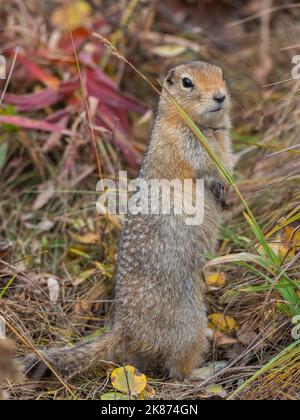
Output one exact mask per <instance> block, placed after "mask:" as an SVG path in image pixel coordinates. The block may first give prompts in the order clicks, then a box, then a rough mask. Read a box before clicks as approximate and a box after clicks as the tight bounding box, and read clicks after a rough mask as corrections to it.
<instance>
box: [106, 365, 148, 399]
mask: <svg viewBox="0 0 300 420" xmlns="http://www.w3.org/2000/svg"><path fill="white" fill-rule="evenodd" d="M111 383H112V385H113V387H114V388H115V389H117V390H118V391H121V392H123V393H124V394H128V395H134V396H136V395H139V394H141V393H142V392H143V391H144V390H145V388H146V386H147V378H146V376H145V375H144V374H142V373H140V372H139V371H138V370H137V369H136V368H135V367H134V366H129V365H127V366H125V367H122V368H117V369H114V370H113V372H112V374H111Z"/></svg>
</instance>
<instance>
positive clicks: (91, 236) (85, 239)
mask: <svg viewBox="0 0 300 420" xmlns="http://www.w3.org/2000/svg"><path fill="white" fill-rule="evenodd" d="M72 237H73V239H74V240H75V241H77V242H80V243H81V244H94V243H95V242H98V241H99V234H98V233H86V234H85V235H72Z"/></svg>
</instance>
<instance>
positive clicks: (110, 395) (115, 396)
mask: <svg viewBox="0 0 300 420" xmlns="http://www.w3.org/2000/svg"><path fill="white" fill-rule="evenodd" d="M100 399H101V400H103V401H108V400H130V398H129V397H128V396H127V395H124V394H121V392H107V393H106V394H103V395H101V397H100Z"/></svg>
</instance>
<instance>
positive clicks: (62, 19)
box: [51, 0, 92, 30]
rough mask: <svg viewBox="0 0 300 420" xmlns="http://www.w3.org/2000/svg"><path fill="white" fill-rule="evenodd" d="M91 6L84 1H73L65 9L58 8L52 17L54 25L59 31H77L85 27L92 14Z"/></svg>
mask: <svg viewBox="0 0 300 420" xmlns="http://www.w3.org/2000/svg"><path fill="white" fill-rule="evenodd" d="M91 10H92V9H91V6H90V5H89V4H88V3H87V2H86V1H83V0H77V1H72V2H71V3H70V4H67V5H66V6H65V7H58V8H57V9H55V10H54V12H53V13H52V16H51V23H52V25H54V26H56V27H57V28H58V29H62V30H65V29H71V30H74V29H77V28H80V27H81V26H84V24H85V22H86V20H87V17H88V16H89V15H90V14H91Z"/></svg>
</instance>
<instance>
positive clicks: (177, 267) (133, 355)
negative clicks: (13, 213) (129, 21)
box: [24, 62, 233, 379]
mask: <svg viewBox="0 0 300 420" xmlns="http://www.w3.org/2000/svg"><path fill="white" fill-rule="evenodd" d="M183 78H189V79H190V80H191V81H192V83H193V87H192V88H191V89H187V88H184V87H183V85H182V80H183ZM164 88H165V89H167V90H168V91H169V93H170V94H171V95H172V96H173V98H175V99H176V100H177V101H178V103H179V104H180V105H181V106H182V107H183V108H184V109H185V111H186V112H187V113H188V114H189V115H190V116H191V118H192V119H193V120H194V121H195V122H196V123H197V124H198V125H199V127H200V128H201V129H202V130H203V132H204V133H205V135H206V137H207V139H208V140H209V142H210V145H211V146H212V148H213V149H214V150H215V152H216V153H217V154H219V156H220V158H221V159H222V160H223V161H224V163H225V165H226V166H227V168H228V169H229V170H232V167H233V157H232V154H231V141H230V137H229V129H230V117H229V111H230V97H229V93H228V91H227V88H226V84H225V82H224V81H223V76H222V71H221V69H219V68H218V67H215V66H212V65H210V64H207V63H203V62H194V63H190V64H187V65H182V66H179V67H177V68H175V69H174V70H172V71H171V72H170V73H169V75H168V76H167V77H166V79H165V81H164ZM215 95H225V96H226V98H225V100H224V101H223V103H222V104H221V105H220V109H219V110H217V111H216V112H214V111H215V110H216V109H217V108H218V107H219V105H218V103H217V102H216V100H215V99H213V96H215ZM140 176H141V177H142V178H143V179H145V180H146V181H150V180H151V179H152V178H155V179H169V180H172V179H175V178H181V179H187V178H191V179H193V180H196V179H197V178H201V179H204V180H205V182H206V184H205V185H206V189H205V216H204V223H203V224H202V225H200V226H187V225H186V224H185V217H186V215H175V214H171V215H136V216H133V215H129V216H128V218H127V221H126V223H125V225H124V228H123V232H122V235H121V240H120V246H119V254H118V263H117V270H116V288H115V289H116V294H115V311H114V319H113V326H112V329H111V331H110V332H109V333H108V334H106V335H104V336H103V337H100V338H98V339H96V340H95V341H93V342H91V343H86V344H79V345H78V346H75V347H74V348H72V349H57V350H56V349H51V350H48V351H45V352H44V356H45V357H46V358H47V360H48V361H49V362H50V363H51V364H52V365H53V366H54V368H56V369H57V370H58V371H60V372H61V373H63V374H65V375H66V376H72V375H73V374H75V373H80V372H83V371H86V370H88V369H90V368H92V367H95V366H96V365H97V364H99V363H100V362H101V361H102V360H108V361H109V360H114V361H117V362H120V363H124V362H127V363H132V364H135V365H136V366H137V367H138V368H140V369H141V370H144V369H147V368H149V367H151V368H153V367H154V368H155V367H157V366H162V367H163V368H165V369H166V370H167V373H168V374H169V375H170V376H171V377H174V378H178V379H183V378H184V377H186V376H188V375H189V374H190V373H191V372H192V370H193V369H194V368H195V367H197V365H199V363H200V362H201V360H202V357H203V354H204V353H205V352H206V351H207V348H208V343H207V338H206V330H207V317H206V309H205V303H204V297H203V291H202V278H201V277H202V274H201V273H202V267H203V264H204V263H205V255H207V254H212V253H214V252H215V246H216V242H217V237H218V230H219V223H220V219H221V211H220V203H219V202H218V199H217V198H216V195H214V194H213V193H212V191H215V186H216V185H217V186H218V185H220V186H221V187H222V181H221V179H220V177H219V174H218V171H217V169H216V168H215V166H214V165H213V163H212V161H211V159H210V157H209V156H208V155H207V153H206V152H205V151H204V149H203V148H202V146H201V144H200V143H199V141H198V140H197V139H196V138H195V136H194V134H193V133H192V132H191V131H190V129H189V128H188V127H187V126H186V125H185V124H184V122H183V121H182V120H181V118H180V117H179V115H178V113H177V112H176V109H175V107H174V104H173V103H172V101H171V100H170V96H169V95H168V94H166V92H165V90H164V91H163V93H162V95H161V99H160V104H159V108H158V113H157V118H156V122H155V125H154V128H153V132H152V137H151V141H150V145H149V150H148V153H147V155H146V157H145V160H144V163H143V166H142V169H141V173H140ZM34 359H35V358H34V357H31V358H30V357H29V358H27V359H26V360H25V361H24V363H25V365H26V367H30V366H32V364H33V363H34Z"/></svg>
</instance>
